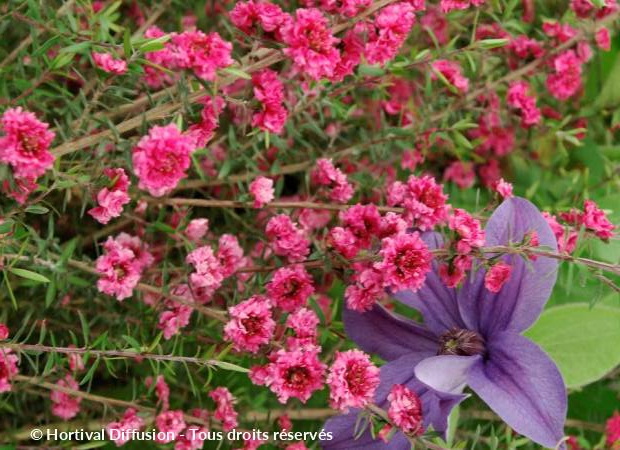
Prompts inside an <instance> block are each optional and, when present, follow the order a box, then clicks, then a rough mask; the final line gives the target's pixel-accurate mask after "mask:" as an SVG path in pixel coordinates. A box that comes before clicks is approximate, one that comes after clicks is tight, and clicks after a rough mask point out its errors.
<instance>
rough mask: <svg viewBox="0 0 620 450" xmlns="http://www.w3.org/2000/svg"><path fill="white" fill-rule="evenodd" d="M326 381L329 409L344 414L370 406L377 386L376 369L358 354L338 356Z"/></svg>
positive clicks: (344, 353) (341, 354) (354, 352)
mask: <svg viewBox="0 0 620 450" xmlns="http://www.w3.org/2000/svg"><path fill="white" fill-rule="evenodd" d="M326 381H327V385H328V386H329V399H330V405H331V407H332V408H335V409H340V410H341V411H344V412H347V411H348V410H349V408H363V407H365V406H366V405H367V404H368V403H370V402H372V400H373V397H374V394H375V391H376V389H377V387H378V386H379V368H378V367H377V366H375V365H374V364H373V363H372V362H370V358H369V357H368V355H367V354H365V353H364V352H362V351H360V350H348V351H346V352H337V353H336V357H335V359H334V362H333V363H332V365H331V367H330V368H329V374H328V375H327V380H326Z"/></svg>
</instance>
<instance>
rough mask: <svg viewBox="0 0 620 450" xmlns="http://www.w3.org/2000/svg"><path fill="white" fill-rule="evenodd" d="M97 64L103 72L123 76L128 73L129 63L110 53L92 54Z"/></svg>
mask: <svg viewBox="0 0 620 450" xmlns="http://www.w3.org/2000/svg"><path fill="white" fill-rule="evenodd" d="M92 57H93V60H94V61H95V64H96V65H97V66H98V67H99V68H100V69H101V70H103V71H105V72H108V73H113V74H115V75H122V74H124V73H125V72H127V63H126V62H125V61H123V60H122V59H116V58H114V57H113V56H112V55H110V54H109V53H97V52H93V53H92Z"/></svg>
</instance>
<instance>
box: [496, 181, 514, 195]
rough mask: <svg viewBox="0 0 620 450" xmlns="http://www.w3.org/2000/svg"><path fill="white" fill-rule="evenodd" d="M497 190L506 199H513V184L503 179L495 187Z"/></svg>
mask: <svg viewBox="0 0 620 450" xmlns="http://www.w3.org/2000/svg"><path fill="white" fill-rule="evenodd" d="M495 190H496V191H497V193H498V194H499V195H501V196H502V198H504V199H509V198H512V197H513V194H512V184H511V183H508V182H507V181H504V179H503V178H500V180H499V181H498V182H497V184H496V185H495Z"/></svg>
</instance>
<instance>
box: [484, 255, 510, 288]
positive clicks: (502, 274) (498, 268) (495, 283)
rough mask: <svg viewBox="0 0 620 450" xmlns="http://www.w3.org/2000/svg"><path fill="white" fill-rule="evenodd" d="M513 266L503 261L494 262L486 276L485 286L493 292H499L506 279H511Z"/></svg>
mask: <svg viewBox="0 0 620 450" xmlns="http://www.w3.org/2000/svg"><path fill="white" fill-rule="evenodd" d="M511 273H512V266H510V265H508V264H506V263H505V262H503V261H500V262H498V263H497V264H493V266H491V268H490V269H489V270H488V271H487V273H486V275H485V276H484V286H485V287H486V288H487V289H488V290H489V291H491V292H495V293H497V292H499V291H500V290H501V289H502V286H503V285H504V283H506V281H508V280H509V279H510V274H511Z"/></svg>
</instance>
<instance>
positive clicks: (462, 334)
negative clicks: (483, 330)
mask: <svg viewBox="0 0 620 450" xmlns="http://www.w3.org/2000/svg"><path fill="white" fill-rule="evenodd" d="M484 351H485V345H484V338H483V337H482V336H480V335H479V334H478V333H476V332H475V331H471V330H464V329H462V328H456V327H454V328H451V329H450V330H448V331H446V332H445V333H444V334H442V335H441V336H440V337H439V350H438V351H437V354H438V355H458V356H473V355H480V354H482V353H484Z"/></svg>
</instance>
